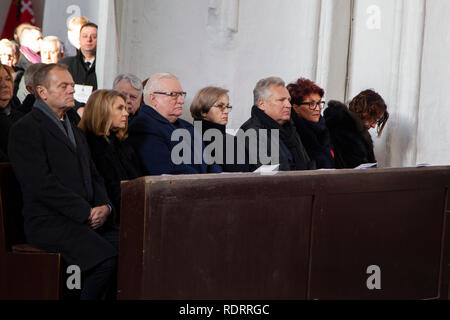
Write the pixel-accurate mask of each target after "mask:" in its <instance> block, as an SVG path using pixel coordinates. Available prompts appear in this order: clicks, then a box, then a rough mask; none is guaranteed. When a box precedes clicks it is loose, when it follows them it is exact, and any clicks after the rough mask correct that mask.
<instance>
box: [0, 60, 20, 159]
mask: <svg viewBox="0 0 450 320" xmlns="http://www.w3.org/2000/svg"><path fill="white" fill-rule="evenodd" d="M19 107H20V101H19V100H18V99H17V98H16V97H14V70H13V68H11V67H10V66H7V65H5V64H0V162H5V161H8V158H7V156H6V155H7V153H8V151H7V148H8V136H9V130H10V129H11V126H12V125H13V124H14V123H15V122H17V121H18V120H19V119H20V118H22V117H23V115H24V114H23V113H22V112H20V111H19Z"/></svg>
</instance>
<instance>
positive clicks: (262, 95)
mask: <svg viewBox="0 0 450 320" xmlns="http://www.w3.org/2000/svg"><path fill="white" fill-rule="evenodd" d="M270 86H283V87H284V86H285V84H284V81H283V80H282V79H281V78H278V77H269V78H265V79H261V80H259V81H258V83H257V84H256V86H255V89H253V103H254V105H255V106H257V105H258V101H259V100H260V99H263V100H265V101H267V100H269V99H270V96H271V92H270V90H269V88H270Z"/></svg>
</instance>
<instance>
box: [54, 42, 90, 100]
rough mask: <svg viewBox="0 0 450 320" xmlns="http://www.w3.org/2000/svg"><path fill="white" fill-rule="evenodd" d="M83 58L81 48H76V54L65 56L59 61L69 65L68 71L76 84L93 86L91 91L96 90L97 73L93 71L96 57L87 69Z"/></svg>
mask: <svg viewBox="0 0 450 320" xmlns="http://www.w3.org/2000/svg"><path fill="white" fill-rule="evenodd" d="M83 59H84V57H83V54H82V53H81V50H78V51H77V55H76V56H73V57H65V58H63V59H61V60H60V61H59V63H60V64H65V65H67V66H68V67H69V72H70V74H71V75H72V78H73V81H74V82H75V83H76V84H82V85H88V86H93V87H94V88H93V91H94V90H97V74H96V73H95V65H96V63H97V59H95V60H94V64H93V65H92V66H91V67H90V68H89V69H88V68H87V66H86V64H85V63H84V60H83Z"/></svg>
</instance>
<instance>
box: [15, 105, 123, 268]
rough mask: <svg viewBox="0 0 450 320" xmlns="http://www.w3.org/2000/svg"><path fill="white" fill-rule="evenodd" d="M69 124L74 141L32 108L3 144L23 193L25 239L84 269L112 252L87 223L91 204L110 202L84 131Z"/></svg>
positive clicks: (37, 110) (113, 249) (39, 111)
mask: <svg viewBox="0 0 450 320" xmlns="http://www.w3.org/2000/svg"><path fill="white" fill-rule="evenodd" d="M72 129H73V133H74V136H75V141H76V147H75V146H73V144H72V143H71V142H70V140H69V138H68V137H67V136H66V135H65V133H64V132H63V131H62V129H60V128H59V127H58V126H57V125H56V124H55V123H54V122H53V121H52V120H51V119H50V117H49V116H47V115H46V114H45V113H44V112H42V111H41V110H39V109H37V108H33V110H32V111H31V112H30V113H29V114H27V115H26V116H25V117H23V118H22V120H21V121H19V122H17V123H16V124H15V125H14V126H13V127H12V128H11V132H10V138H9V148H8V149H9V152H10V160H11V164H12V166H13V169H14V172H15V174H16V177H17V179H18V181H19V183H20V185H21V189H22V193H23V205H24V206H23V215H24V218H25V234H26V236H27V241H28V242H29V243H30V244H31V245H33V246H35V247H37V248H40V249H43V250H47V251H55V252H61V253H62V255H63V257H64V258H65V259H66V261H67V262H68V263H69V264H76V265H79V266H80V267H81V269H82V270H83V271H84V270H87V269H90V268H91V267H94V266H95V265H96V264H98V263H99V262H101V261H103V260H104V259H106V258H109V257H112V256H115V255H116V254H117V252H116V249H115V248H114V247H113V246H112V245H111V244H110V243H109V242H108V241H106V240H105V239H104V238H103V237H102V236H101V232H103V231H104V230H102V229H101V228H100V230H99V229H97V230H93V229H92V228H91V227H90V226H89V225H88V224H87V219H88V217H89V215H90V211H91V208H92V207H95V206H99V205H104V204H109V203H110V202H109V199H108V197H107V194H106V191H105V187H104V185H103V180H102V178H101V177H100V175H99V174H98V173H97V170H96V168H95V166H94V164H93V162H92V160H91V157H90V153H89V147H88V145H87V142H86V139H85V137H84V135H83V133H82V132H81V130H80V129H78V128H77V127H74V126H73V125H72ZM102 228H107V226H104V227H102Z"/></svg>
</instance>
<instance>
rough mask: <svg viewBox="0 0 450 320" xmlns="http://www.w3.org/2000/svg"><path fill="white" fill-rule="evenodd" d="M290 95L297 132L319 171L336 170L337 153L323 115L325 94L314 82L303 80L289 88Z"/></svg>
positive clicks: (292, 115) (290, 85)
mask: <svg viewBox="0 0 450 320" xmlns="http://www.w3.org/2000/svg"><path fill="white" fill-rule="evenodd" d="M287 89H288V91H289V94H290V95H291V104H292V109H293V111H294V112H291V119H292V120H293V121H294V124H295V127H296V128H297V132H298V134H299V136H300V138H301V139H302V142H303V145H304V146H305V148H306V151H307V152H308V155H309V156H310V157H311V159H313V160H315V161H316V166H317V169H320V168H334V167H335V164H334V153H333V150H332V148H331V144H330V134H329V131H328V128H327V126H326V124H325V119H324V118H323V117H322V115H321V112H322V108H323V106H324V104H325V102H324V101H322V97H323V95H324V91H323V89H322V88H320V87H319V86H318V85H316V84H315V83H314V82H312V81H311V80H308V79H304V78H300V79H298V80H297V81H296V82H295V83H291V84H289V85H288V86H287Z"/></svg>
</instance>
